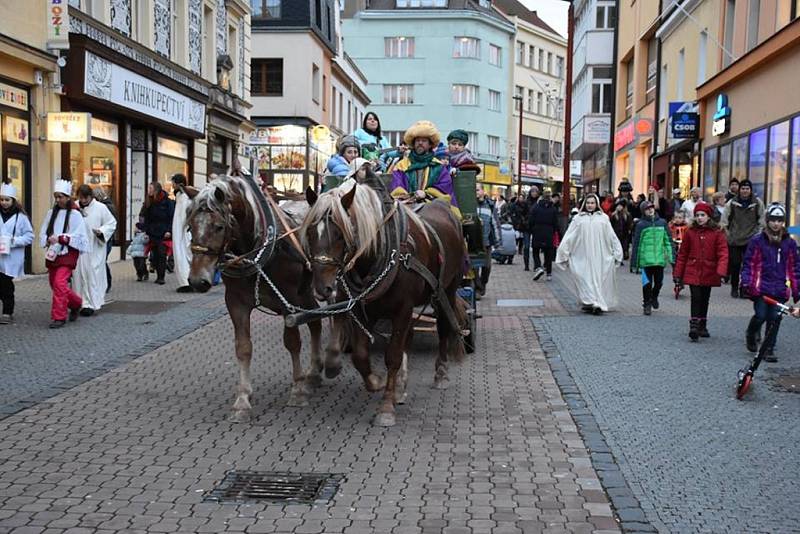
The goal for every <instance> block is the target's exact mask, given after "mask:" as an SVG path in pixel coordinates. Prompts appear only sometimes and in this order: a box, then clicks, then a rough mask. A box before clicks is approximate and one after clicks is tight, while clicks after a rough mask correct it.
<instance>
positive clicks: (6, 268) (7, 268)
mask: <svg viewBox="0 0 800 534" xmlns="http://www.w3.org/2000/svg"><path fill="white" fill-rule="evenodd" d="M0 235H7V236H10V237H11V238H12V240H13V242H12V243H11V252H10V254H0V273H3V274H4V275H6V276H10V277H11V278H18V277H20V276H22V275H23V273H24V269H25V247H27V246H28V245H30V244H31V243H33V227H32V226H31V221H30V219H28V217H27V215H23V214H22V213H19V212H17V213H16V214H15V215H13V216H12V217H10V218H9V219H8V220H7V221H6V222H3V219H0Z"/></svg>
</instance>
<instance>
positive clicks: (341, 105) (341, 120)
mask: <svg viewBox="0 0 800 534" xmlns="http://www.w3.org/2000/svg"><path fill="white" fill-rule="evenodd" d="M343 117H344V95H343V94H342V93H339V117H338V118H337V120H336V124H338V125H339V128H344V118H343Z"/></svg>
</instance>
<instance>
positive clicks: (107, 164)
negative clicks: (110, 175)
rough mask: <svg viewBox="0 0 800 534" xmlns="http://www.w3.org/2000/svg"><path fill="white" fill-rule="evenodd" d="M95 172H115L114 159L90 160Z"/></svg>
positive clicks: (93, 158)
mask: <svg viewBox="0 0 800 534" xmlns="http://www.w3.org/2000/svg"><path fill="white" fill-rule="evenodd" d="M89 161H90V163H91V166H92V170H93V171H113V170H114V158H108V157H103V156H94V157H92V158H91V159H90V160H89Z"/></svg>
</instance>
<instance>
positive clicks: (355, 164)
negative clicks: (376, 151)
mask: <svg viewBox="0 0 800 534" xmlns="http://www.w3.org/2000/svg"><path fill="white" fill-rule="evenodd" d="M367 163H369V160H366V159H364V158H356V159H354V160H353V161H351V162H350V172H348V173H347V176H346V177H345V179H346V178H350V177H351V176H355V174H356V173H357V172H358V171H359V169H361V167H363V166H364V165H365V164H367Z"/></svg>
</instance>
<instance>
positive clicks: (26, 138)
mask: <svg viewBox="0 0 800 534" xmlns="http://www.w3.org/2000/svg"><path fill="white" fill-rule="evenodd" d="M4 133H5V137H6V141H8V142H9V143H16V144H18V145H26V146H27V145H28V144H29V143H30V131H29V130H28V121H26V120H22V119H16V118H14V117H5V132H4Z"/></svg>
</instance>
